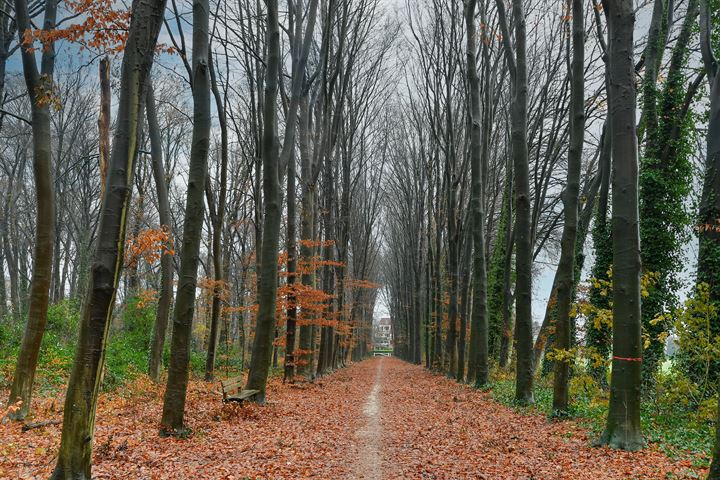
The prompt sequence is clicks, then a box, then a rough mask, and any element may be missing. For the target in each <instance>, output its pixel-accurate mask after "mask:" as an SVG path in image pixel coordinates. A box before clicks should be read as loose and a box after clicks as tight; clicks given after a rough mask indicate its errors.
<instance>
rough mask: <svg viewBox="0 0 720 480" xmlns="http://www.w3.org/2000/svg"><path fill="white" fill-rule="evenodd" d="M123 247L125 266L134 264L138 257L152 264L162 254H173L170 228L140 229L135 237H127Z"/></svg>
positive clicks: (138, 259)
mask: <svg viewBox="0 0 720 480" xmlns="http://www.w3.org/2000/svg"><path fill="white" fill-rule="evenodd" d="M125 243H126V247H125V266H126V267H133V266H136V265H137V263H138V261H140V259H143V260H145V262H146V263H148V264H153V263H155V262H156V261H158V260H159V259H160V257H162V256H163V255H175V250H174V248H173V241H172V238H171V236H170V229H169V228H168V227H167V226H163V227H162V228H148V229H146V230H143V231H141V232H140V233H139V234H138V235H137V237H132V236H131V237H130V238H128V239H127V241H126V242H125Z"/></svg>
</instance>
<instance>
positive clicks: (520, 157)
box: [495, 0, 534, 404]
mask: <svg viewBox="0 0 720 480" xmlns="http://www.w3.org/2000/svg"><path fill="white" fill-rule="evenodd" d="M495 3H496V5H497V10H498V20H499V22H500V31H501V36H502V42H503V48H504V50H505V62H506V63H507V65H508V69H509V70H510V81H511V84H512V89H511V90H512V100H511V105H510V128H511V142H512V158H513V172H514V182H513V183H514V188H515V198H514V208H515V228H514V230H515V232H514V234H515V275H516V282H515V316H516V319H515V344H516V345H515V348H516V351H517V355H516V357H517V358H516V376H515V399H516V400H517V401H518V402H520V403H524V404H531V403H533V401H534V399H533V334H532V258H533V248H532V234H531V211H530V172H529V164H528V146H527V96H528V85H527V63H526V50H527V44H526V42H527V39H526V35H525V11H524V7H523V2H522V0H513V2H512V14H513V26H514V33H515V36H514V38H515V47H514V49H513V46H512V45H511V43H510V39H511V37H510V30H509V27H508V20H507V15H506V13H505V4H504V3H503V2H502V1H501V0H496V2H495Z"/></svg>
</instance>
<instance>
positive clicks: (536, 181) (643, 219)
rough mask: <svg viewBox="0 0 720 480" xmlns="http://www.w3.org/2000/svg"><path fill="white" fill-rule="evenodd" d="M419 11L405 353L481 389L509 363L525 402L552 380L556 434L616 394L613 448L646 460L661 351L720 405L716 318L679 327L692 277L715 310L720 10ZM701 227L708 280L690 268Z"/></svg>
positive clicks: (408, 122)
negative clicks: (576, 388)
mask: <svg viewBox="0 0 720 480" xmlns="http://www.w3.org/2000/svg"><path fill="white" fill-rule="evenodd" d="M650 7H651V8H650ZM526 8H527V10H526ZM407 13H408V31H409V35H408V39H407V45H408V48H409V49H410V56H411V58H412V59H413V61H412V62H408V63H407V64H406V65H407V66H406V68H405V72H404V76H405V79H406V84H407V91H406V94H405V95H404V101H403V102H402V105H401V106H400V107H399V112H398V114H397V115H398V117H399V118H400V119H401V122H399V126H398V127H396V130H397V134H396V135H394V136H393V143H394V145H395V148H394V150H395V151H396V152H397V157H396V158H393V159H391V163H390V168H389V170H388V175H386V177H387V179H386V182H385V186H384V188H385V189H386V190H387V191H388V195H387V197H388V206H387V219H386V222H387V225H388V226H387V237H386V238H387V254H386V256H385V259H384V260H385V272H384V277H383V278H384V281H385V284H386V289H387V297H388V305H389V307H390V310H391V313H392V318H393V321H394V324H393V328H394V331H395V332H396V336H395V342H396V343H395V351H396V354H397V355H399V356H401V357H402V358H405V359H407V360H408V361H412V362H415V363H424V364H425V365H426V366H427V367H428V368H430V369H433V370H435V371H438V372H443V373H445V374H447V375H448V376H450V377H453V378H456V379H457V380H458V381H464V382H468V383H470V384H472V385H475V386H478V387H482V386H485V385H487V384H488V382H489V376H488V371H489V370H490V367H491V366H497V367H499V368H500V369H505V368H507V367H509V366H510V364H511V361H512V363H513V364H514V367H515V380H516V400H517V401H518V402H520V403H523V404H530V403H533V390H534V389H533V382H534V379H535V378H536V374H539V373H540V372H542V373H543V374H548V373H552V374H553V382H554V383H553V391H554V396H553V411H554V412H553V414H554V415H556V416H565V415H568V414H569V412H570V409H571V398H570V394H569V380H570V378H571V377H572V376H573V375H578V374H579V371H580V370H582V371H587V372H588V373H589V375H590V376H591V377H592V378H593V379H594V380H595V381H596V382H597V383H598V384H599V385H600V387H601V388H606V389H607V388H609V397H610V398H609V407H608V416H607V425H606V428H605V432H604V433H603V435H602V437H601V439H600V443H602V444H607V445H610V446H612V447H615V448H623V449H629V450H637V449H640V448H642V447H643V446H644V440H643V437H642V434H641V430H640V411H641V402H642V400H643V398H649V397H652V396H653V395H654V392H655V383H656V381H657V374H658V372H659V370H660V367H661V365H663V363H664V362H665V360H666V355H665V351H666V343H667V339H668V338H671V339H674V340H675V341H674V343H676V344H678V345H679V346H680V352H679V353H678V354H677V355H675V357H673V359H672V362H673V368H676V369H677V370H678V371H680V372H681V373H682V375H684V376H686V378H689V379H691V382H696V383H697V384H698V385H710V386H711V388H709V389H707V390H705V389H704V390H703V392H704V393H703V396H704V398H707V396H709V395H712V392H717V385H718V377H717V374H718V371H717V365H718V360H720V359H718V358H716V357H715V356H714V353H712V352H713V351H714V349H713V347H711V346H709V345H705V346H704V347H702V348H698V345H699V344H700V338H703V339H705V340H709V341H710V343H714V342H717V338H718V337H717V335H718V333H720V330H718V329H717V325H718V321H717V315H716V314H712V313H711V314H710V317H712V318H710V317H708V319H709V320H708V325H710V329H711V332H710V333H708V334H707V335H706V333H702V332H701V331H699V329H697V328H696V329H695V330H694V331H693V329H692V328H689V327H688V322H687V321H685V320H682V319H680V318H679V317H681V316H682V313H680V312H682V311H684V310H683V309H682V308H680V305H679V298H680V296H681V293H680V292H681V291H682V289H683V286H685V287H688V284H687V283H688V282H686V283H685V284H683V278H692V279H693V280H692V281H691V282H689V283H690V284H691V285H690V288H689V293H688V295H689V297H690V298H691V299H695V301H701V302H703V301H704V302H705V305H707V306H708V307H709V310H707V311H714V309H716V308H717V301H718V300H717V295H716V293H714V292H715V289H716V288H717V280H716V278H715V277H714V275H715V274H714V273H710V272H711V271H712V272H715V271H716V270H717V269H716V268H715V266H717V263H716V262H717V260H716V258H717V256H716V255H715V254H712V253H710V252H711V251H712V249H713V248H715V247H714V246H713V245H715V243H713V242H716V241H717V238H718V237H717V232H718V229H717V218H718V213H719V212H718V210H717V208H716V203H714V202H715V200H713V199H716V198H717V195H718V191H717V186H718V184H717V181H716V180H717V173H716V168H717V166H716V165H715V164H716V163H717V148H718V147H717V138H718V132H717V129H716V125H715V120H716V116H717V110H714V109H715V108H716V107H717V100H718V99H717V80H716V78H717V77H716V74H715V72H716V69H717V64H716V60H715V57H714V53H713V52H714V51H716V49H717V38H718V19H717V9H716V8H715V6H714V4H713V3H712V2H707V1H694V0H693V1H687V2H683V3H682V4H681V5H676V4H673V3H672V2H665V1H663V0H656V1H653V2H650V5H648V7H640V8H639V9H636V7H635V5H634V4H633V2H626V1H604V2H602V3H598V2H594V1H593V2H583V1H574V0H573V1H568V2H563V3H562V4H550V3H546V2H533V3H532V4H527V3H526V2H522V1H519V0H518V1H513V2H511V4H510V6H509V7H508V5H507V4H506V3H505V2H502V1H497V2H488V1H480V2H475V1H465V2H463V3H462V4H460V2H441V1H428V2H420V3H415V2H413V3H409V4H408V6H407ZM636 15H639V16H644V17H647V18H648V20H649V22H648V23H649V26H648V30H647V31H643V32H639V31H638V27H637V26H636V24H635V17H636ZM461 45H462V46H464V48H461ZM698 45H699V46H700V51H701V52H702V63H698V62H697V60H698V59H693V58H692V56H691V52H692V51H693V50H694V49H695V50H696V49H697V48H698ZM529 78H531V79H532V81H529V80H528V79H529ZM638 78H639V79H640V80H638ZM638 93H639V97H638ZM638 98H639V100H638ZM708 104H709V115H710V116H709V118H710V120H709V123H708V127H707V130H705V123H704V122H705V121H704V119H705V118H706V117H705V115H706V113H707V112H708ZM636 112H639V116H637V115H636ZM704 137H706V138H707V142H704V141H703V138H704ZM700 179H703V181H702V189H699V188H694V186H695V185H699V184H700V183H701V182H700V181H699V180H700ZM695 199H698V200H699V201H698V202H697V203H696V202H695ZM696 204H699V210H698V209H697V207H694V205H696ZM693 229H695V230H696V232H699V233H698V237H699V241H700V249H699V254H698V258H697V270H696V272H695V271H691V270H690V269H687V268H684V265H685V264H687V263H689V262H688V260H687V255H688V254H687V250H688V244H689V243H690V242H691V238H692V236H693V235H692V233H693ZM407 231H411V232H420V235H417V236H415V235H412V236H408V235H406V234H405V232H407ZM590 239H592V242H588V240H590ZM588 244H589V246H588ZM588 249H591V250H592V252H593V255H592V257H591V258H592V263H590V262H586V259H585V255H586V251H587V250H588ZM555 259H557V260H556V262H555V261H554V260H555ZM548 264H551V265H552V264H554V265H556V267H552V268H555V275H554V278H553V279H552V284H551V287H550V294H549V299H548V301H547V306H546V308H545V311H544V313H543V315H542V317H540V315H538V317H540V318H542V322H537V323H536V324H535V325H534V324H533V314H532V306H533V301H532V300H533V295H532V294H533V290H534V288H535V289H537V288H538V287H537V286H536V285H535V286H534V285H533V281H534V280H535V279H536V278H537V277H538V274H542V276H543V277H546V276H547V272H548V270H550V268H549V267H548ZM586 272H588V273H586ZM584 278H587V279H588V280H589V281H588V283H583V282H581V280H583V279H584ZM704 285H707V286H709V291H710V294H709V298H705V296H704V294H703V293H702V292H703V291H704V288H705V287H704ZM698 299H701V300H698ZM641 305H642V308H641ZM513 306H514V308H513ZM536 315H537V314H536ZM688 338H691V339H693V340H692V342H689V341H688V340H687V339H688ZM703 341H704V340H703ZM693 342H694V343H693ZM610 366H612V375H611V377H610V378H609V384H608V371H609V370H608V367H610ZM703 388H704V387H703ZM712 472H713V473H711V477H712V478H717V476H718V475H719V473H718V463H717V455H716V460H715V463H714V464H713V470H712ZM713 475H714V476H713Z"/></svg>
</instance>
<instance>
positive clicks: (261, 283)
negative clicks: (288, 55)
mask: <svg viewBox="0 0 720 480" xmlns="http://www.w3.org/2000/svg"><path fill="white" fill-rule="evenodd" d="M265 4H266V6H267V32H266V38H267V58H266V68H267V70H266V72H267V73H266V79H265V99H264V114H263V122H264V126H263V147H262V151H263V153H262V162H263V197H264V214H263V227H262V232H263V233H262V235H263V241H262V245H261V247H260V248H261V249H260V255H259V258H260V270H259V272H258V276H259V279H258V294H257V296H258V307H259V308H258V313H257V317H256V328H255V340H254V342H253V350H252V357H251V358H250V373H249V374H248V380H247V384H246V386H245V388H246V389H247V390H259V393H258V394H257V395H256V396H255V397H254V400H255V401H256V402H258V403H264V402H265V387H266V384H267V377H268V372H269V368H270V361H271V360H272V353H273V345H272V343H273V337H274V335H275V305H276V301H277V295H276V294H277V260H278V246H279V243H280V220H281V217H282V211H281V210H282V208H281V205H280V202H281V198H280V175H281V172H280V157H279V152H278V134H277V105H276V102H277V94H278V81H279V70H280V27H279V25H278V2H277V0H266V1H265Z"/></svg>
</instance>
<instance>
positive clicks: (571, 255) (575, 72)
mask: <svg viewBox="0 0 720 480" xmlns="http://www.w3.org/2000/svg"><path fill="white" fill-rule="evenodd" d="M568 3H569V4H570V5H571V8H569V10H571V11H572V35H571V38H572V42H570V41H568V55H570V43H572V63H571V67H570V69H571V72H570V90H571V93H570V95H571V99H570V105H571V107H570V148H569V150H568V164H567V183H566V185H565V190H564V191H563V193H562V195H563V205H564V207H565V208H564V212H565V223H564V225H563V234H562V240H561V253H560V263H559V264H558V277H559V278H558V289H557V294H556V298H557V313H556V320H555V326H556V327H555V330H556V335H555V346H556V350H557V351H564V353H563V358H561V359H558V360H556V362H555V376H554V379H553V412H554V413H555V414H556V415H566V414H567V413H568V407H569V401H570V399H569V396H570V395H569V389H568V387H569V386H568V380H569V377H570V363H571V361H572V360H571V357H569V356H567V355H566V354H565V352H567V353H569V350H570V347H571V344H570V333H571V324H570V308H571V306H572V302H573V298H572V296H573V288H574V285H575V255H576V253H575V252H576V243H577V230H578V204H579V198H578V197H579V195H580V166H581V164H582V152H583V142H584V139H585V12H584V8H583V0H569V1H568Z"/></svg>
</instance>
